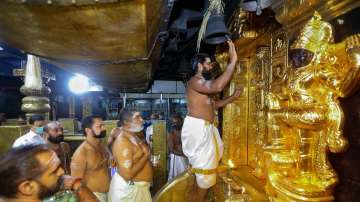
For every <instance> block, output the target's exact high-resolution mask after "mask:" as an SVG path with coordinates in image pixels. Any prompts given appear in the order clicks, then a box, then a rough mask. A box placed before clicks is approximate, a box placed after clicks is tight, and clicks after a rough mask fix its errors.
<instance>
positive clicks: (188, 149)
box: [181, 116, 223, 189]
mask: <svg viewBox="0 0 360 202" xmlns="http://www.w3.org/2000/svg"><path fill="white" fill-rule="evenodd" d="M181 141H182V148H183V152H184V154H185V155H186V156H187V157H188V159H189V163H190V165H191V166H192V168H193V169H198V170H205V171H206V170H213V169H216V168H217V167H218V165H219V161H220V159H221V157H222V154H223V142H222V140H221V138H220V135H219V131H218V130H217V128H216V127H215V126H214V125H213V124H212V123H209V122H208V121H205V120H203V119H199V118H194V117H191V116H186V117H185V120H184V125H183V127H182V131H181ZM195 176H196V182H197V184H198V186H199V187H200V188H203V189H208V188H210V187H211V186H213V185H215V183H216V173H212V174H201V173H197V172H195Z"/></svg>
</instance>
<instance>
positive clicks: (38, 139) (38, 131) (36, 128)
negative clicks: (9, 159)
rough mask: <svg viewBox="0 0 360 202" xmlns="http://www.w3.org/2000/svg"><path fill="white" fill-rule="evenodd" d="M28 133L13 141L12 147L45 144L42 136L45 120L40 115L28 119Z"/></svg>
mask: <svg viewBox="0 0 360 202" xmlns="http://www.w3.org/2000/svg"><path fill="white" fill-rule="evenodd" d="M29 124H30V126H31V128H30V131H29V132H28V133H26V134H25V135H23V136H21V137H19V138H18V139H16V140H15V142H14V144H13V147H18V146H23V145H28V144H45V141H44V139H43V138H42V134H43V132H44V127H43V126H44V125H45V118H44V116H42V115H33V116H31V117H30V118H29Z"/></svg>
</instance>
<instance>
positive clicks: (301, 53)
mask: <svg viewBox="0 0 360 202" xmlns="http://www.w3.org/2000/svg"><path fill="white" fill-rule="evenodd" d="M313 57H314V53H312V52H311V51H308V50H306V49H293V50H290V61H291V63H292V67H294V68H300V67H304V66H306V65H308V64H310V62H311V61H312V59H313Z"/></svg>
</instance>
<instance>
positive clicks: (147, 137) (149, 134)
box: [145, 124, 154, 145]
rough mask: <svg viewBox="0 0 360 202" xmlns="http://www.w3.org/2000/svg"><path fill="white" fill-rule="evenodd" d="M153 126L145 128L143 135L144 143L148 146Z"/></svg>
mask: <svg viewBox="0 0 360 202" xmlns="http://www.w3.org/2000/svg"><path fill="white" fill-rule="evenodd" d="M153 125H154V124H151V125H150V126H148V127H147V128H146V132H145V135H146V142H147V143H148V144H149V145H150V137H151V136H152V135H153Z"/></svg>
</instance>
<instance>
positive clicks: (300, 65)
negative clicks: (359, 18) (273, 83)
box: [265, 12, 360, 201]
mask: <svg viewBox="0 0 360 202" xmlns="http://www.w3.org/2000/svg"><path fill="white" fill-rule="evenodd" d="M290 49H291V50H290V59H291V60H292V66H291V70H289V71H290V72H288V78H287V84H286V86H284V88H283V89H282V91H281V92H279V93H269V94H268V95H267V107H268V110H269V112H268V113H269V114H268V117H270V118H271V119H274V121H272V122H271V123H272V125H271V124H270V126H269V131H270V132H269V134H272V133H271V130H276V131H277V135H276V137H269V145H267V146H266V147H265V153H266V156H267V157H266V159H267V160H266V166H267V176H268V180H267V186H266V191H267V193H268V195H269V197H270V199H271V201H331V200H333V197H332V190H333V187H334V185H335V184H336V182H337V181H338V179H337V175H336V173H335V171H334V170H333V169H332V168H331V165H330V163H329V162H328V159H327V152H328V150H329V151H330V152H333V153H337V152H342V151H344V150H345V149H346V147H347V141H346V139H345V138H344V137H343V136H342V135H343V131H342V127H343V123H344V117H343V111H342V109H341V106H340V104H339V101H338V98H341V97H346V96H349V95H351V94H352V93H353V92H354V91H355V90H357V89H358V86H359V83H360V34H356V35H351V36H349V37H347V38H346V39H345V40H343V41H341V42H340V43H334V42H333V33H332V27H331V25H330V24H329V23H327V22H324V21H322V19H321V16H320V15H319V14H318V13H317V12H315V14H314V16H313V17H312V19H311V20H310V21H308V22H307V24H306V25H305V27H304V28H303V29H302V30H301V32H300V35H299V36H298V38H297V39H296V40H295V42H294V43H293V44H292V46H291V47H290Z"/></svg>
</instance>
